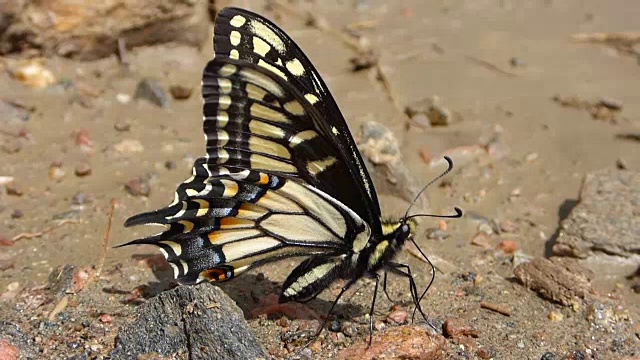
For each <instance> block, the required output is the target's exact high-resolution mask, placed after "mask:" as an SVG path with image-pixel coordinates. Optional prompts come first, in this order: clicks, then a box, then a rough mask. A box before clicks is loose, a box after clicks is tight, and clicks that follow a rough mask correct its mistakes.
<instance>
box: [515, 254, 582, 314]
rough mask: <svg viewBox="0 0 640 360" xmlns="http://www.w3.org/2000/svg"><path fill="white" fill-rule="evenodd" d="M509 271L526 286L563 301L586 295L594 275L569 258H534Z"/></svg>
mask: <svg viewBox="0 0 640 360" xmlns="http://www.w3.org/2000/svg"><path fill="white" fill-rule="evenodd" d="M513 272H514V274H515V275H516V277H517V278H518V279H519V280H520V281H522V283H523V284H524V285H525V286H526V287H528V288H529V289H531V290H533V291H535V292H537V293H538V294H540V296H542V297H544V298H546V299H549V300H553V301H556V302H559V303H561V304H563V305H572V304H574V303H576V301H577V300H578V299H584V298H585V297H587V295H588V294H589V293H590V292H591V279H593V277H594V274H593V272H592V271H591V270H589V269H586V268H584V267H582V266H580V265H579V264H578V263H577V262H576V261H575V260H573V259H569V258H552V259H551V260H549V259H544V258H536V259H533V260H532V261H529V262H526V263H522V264H520V265H518V266H517V267H516V268H515V269H514V270H513Z"/></svg>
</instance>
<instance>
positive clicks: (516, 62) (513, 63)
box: [509, 56, 527, 68]
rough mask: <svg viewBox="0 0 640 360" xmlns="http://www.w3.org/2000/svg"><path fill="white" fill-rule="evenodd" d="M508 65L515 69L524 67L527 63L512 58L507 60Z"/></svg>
mask: <svg viewBox="0 0 640 360" xmlns="http://www.w3.org/2000/svg"><path fill="white" fill-rule="evenodd" d="M509 65H511V67H514V68H517V67H523V66H526V65H527V63H526V62H524V61H522V60H520V59H519V58H517V57H515V56H514V57H512V58H511V59H509Z"/></svg>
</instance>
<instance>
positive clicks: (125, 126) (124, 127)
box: [113, 121, 131, 132]
mask: <svg viewBox="0 0 640 360" xmlns="http://www.w3.org/2000/svg"><path fill="white" fill-rule="evenodd" d="M113 128H114V129H116V131H119V132H125V131H129V130H130V129H131V124H129V123H128V122H127V121H118V122H116V123H115V124H113Z"/></svg>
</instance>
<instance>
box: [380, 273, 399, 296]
mask: <svg viewBox="0 0 640 360" xmlns="http://www.w3.org/2000/svg"><path fill="white" fill-rule="evenodd" d="M382 291H384V294H385V295H386V296H387V300H389V301H390V302H392V303H395V302H396V301H395V300H392V299H391V296H389V293H388V292H387V271H385V272H384V277H383V278H382Z"/></svg>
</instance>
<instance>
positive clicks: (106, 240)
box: [95, 199, 116, 278]
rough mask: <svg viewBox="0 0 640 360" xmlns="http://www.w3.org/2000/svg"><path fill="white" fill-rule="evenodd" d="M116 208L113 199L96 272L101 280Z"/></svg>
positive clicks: (96, 275)
mask: <svg viewBox="0 0 640 360" xmlns="http://www.w3.org/2000/svg"><path fill="white" fill-rule="evenodd" d="M115 208H116V199H111V204H110V208H109V218H108V220H107V229H106V231H105V233H104V238H103V239H102V248H101V252H100V261H99V262H98V269H97V270H96V272H95V277H96V278H99V277H100V273H101V272H102V267H103V266H104V260H105V259H106V258H107V250H108V246H109V234H110V233H111V221H112V220H113V212H114V211H115Z"/></svg>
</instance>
